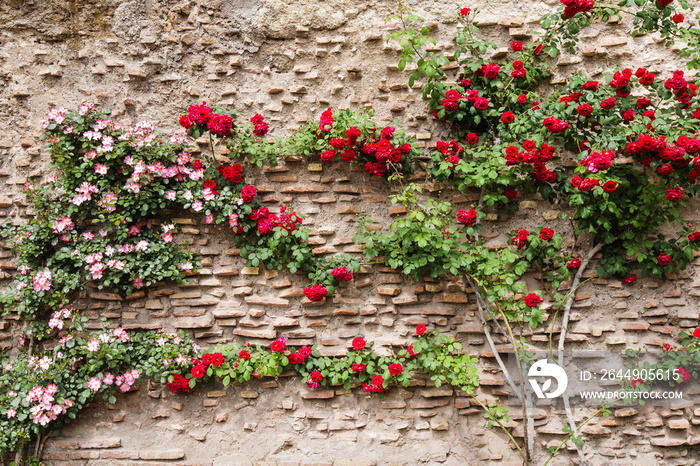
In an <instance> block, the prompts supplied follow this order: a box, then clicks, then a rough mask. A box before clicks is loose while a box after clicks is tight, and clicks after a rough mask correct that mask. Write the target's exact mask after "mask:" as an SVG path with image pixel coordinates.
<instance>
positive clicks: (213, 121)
mask: <svg viewBox="0 0 700 466" xmlns="http://www.w3.org/2000/svg"><path fill="white" fill-rule="evenodd" d="M232 127H233V118H231V117H230V116H229V115H219V114H218V113H215V114H213V115H211V116H210V117H209V121H207V129H208V130H209V131H211V132H212V133H214V134H216V135H218V136H221V137H228V136H229V135H230V134H231V128H232Z"/></svg>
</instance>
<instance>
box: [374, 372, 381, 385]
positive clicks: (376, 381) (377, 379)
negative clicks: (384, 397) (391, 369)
mask: <svg viewBox="0 0 700 466" xmlns="http://www.w3.org/2000/svg"><path fill="white" fill-rule="evenodd" d="M372 385H384V377H382V376H381V375H379V374H377V375H375V376H373V377H372Z"/></svg>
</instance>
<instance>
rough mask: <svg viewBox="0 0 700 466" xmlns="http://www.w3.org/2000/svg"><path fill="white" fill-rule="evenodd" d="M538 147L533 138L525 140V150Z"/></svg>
mask: <svg viewBox="0 0 700 466" xmlns="http://www.w3.org/2000/svg"><path fill="white" fill-rule="evenodd" d="M536 148H537V143H535V141H533V140H532V139H526V140H525V141H523V149H525V150H535V149H536Z"/></svg>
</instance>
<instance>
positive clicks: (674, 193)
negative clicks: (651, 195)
mask: <svg viewBox="0 0 700 466" xmlns="http://www.w3.org/2000/svg"><path fill="white" fill-rule="evenodd" d="M666 199H668V200H669V201H671V202H678V201H680V200H681V199H683V188H679V187H678V185H676V186H675V187H674V188H672V189H667V190H666Z"/></svg>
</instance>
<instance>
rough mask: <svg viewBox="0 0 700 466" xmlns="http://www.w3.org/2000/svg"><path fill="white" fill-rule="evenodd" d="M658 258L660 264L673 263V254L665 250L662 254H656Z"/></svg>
mask: <svg viewBox="0 0 700 466" xmlns="http://www.w3.org/2000/svg"><path fill="white" fill-rule="evenodd" d="M656 260H657V261H658V262H659V265H661V266H667V265H668V264H670V263H671V256H669V255H668V254H666V253H665V252H662V253H661V254H659V255H658V256H656Z"/></svg>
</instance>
